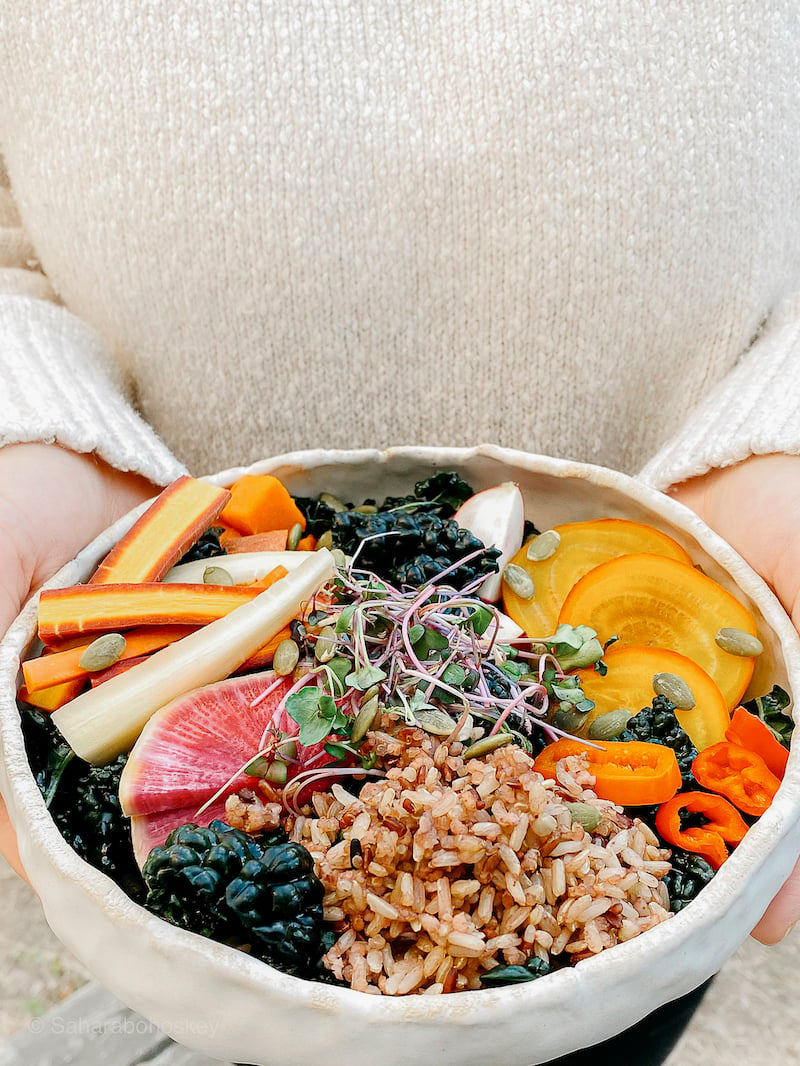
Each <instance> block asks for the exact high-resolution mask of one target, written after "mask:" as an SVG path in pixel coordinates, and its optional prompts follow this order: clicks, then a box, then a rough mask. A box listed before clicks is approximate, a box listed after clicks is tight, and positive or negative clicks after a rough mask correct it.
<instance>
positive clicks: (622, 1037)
mask: <svg viewBox="0 0 800 1066" xmlns="http://www.w3.org/2000/svg"><path fill="white" fill-rule="evenodd" d="M710 984H711V981H710V980H709V981H706V983H705V984H703V985H700V987H699V988H696V989H695V990H694V992H690V993H689V994H688V996H683V997H682V998H681V999H676V1000H675V1001H674V1002H673V1003H667V1004H666V1005H665V1006H663V1007H659V1008H658V1010H656V1011H653V1013H652V1014H648V1016H647V1017H646V1018H642V1020H641V1021H640V1022H637V1023H636V1025H633V1026H631V1028H630V1029H626V1030H625V1032H624V1033H620V1034H619V1036H613V1037H612V1038H611V1039H610V1040H604V1041H603V1043H602V1044H595V1045H594V1047H590V1048H586V1049H585V1050H583V1051H576V1052H574V1053H573V1054H572V1055H564V1056H563V1057H562V1058H559V1059H551V1060H550V1062H549V1063H548V1064H547V1066H660V1064H661V1063H662V1062H664V1061H665V1059H666V1058H667V1056H668V1055H669V1053H670V1051H672V1049H673V1048H674V1047H675V1045H676V1044H677V1042H678V1039H679V1037H680V1036H681V1034H682V1033H683V1031H684V1029H685V1028H686V1026H687V1025H688V1024H689V1022H690V1021H691V1019H692V1015H693V1014H694V1012H695V1011H696V1010H697V1008H698V1007H699V1006H700V1002H701V1000H702V998H703V996H704V995H705V994H706V990H707V989H708V986H709V985H710ZM240 1066H244V1064H243V1063H241V1064H240Z"/></svg>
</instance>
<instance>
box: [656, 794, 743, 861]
mask: <svg viewBox="0 0 800 1066" xmlns="http://www.w3.org/2000/svg"><path fill="white" fill-rule="evenodd" d="M684 812H686V813H687V814H701V815H703V817H704V818H705V819H706V821H705V824H704V825H702V826H687V827H686V828H685V829H682V828H681V822H682V816H683V814H684ZM656 829H657V830H658V833H659V835H660V836H661V838H662V839H663V840H665V841H666V842H667V844H672V845H673V846H674V847H676V848H683V850H684V851H691V852H692V853H693V854H695V855H700V856H701V857H702V858H704V859H705V860H706V862H707V863H709V864H710V865H711V866H712V867H713V868H714V869H715V870H718V869H719V868H720V866H722V864H723V862H725V860H726V859H727V858H728V849H727V847H726V846H725V845H726V844H740V843H741V842H742V839H743V837H744V835H745V833H746V832H747V823H746V822H745V821H744V819H743V818H742V816H741V815H740V814H739V812H738V811H737V810H736V808H735V807H734V806H733V805H732V804H730V803H728V801H727V800H726V799H724V797H722V796H713V795H711V794H710V793H708V792H680V793H679V794H678V795H677V796H674V797H673V798H672V799H671V800H668V801H667V802H666V803H662V804H661V806H660V807H659V808H658V810H657V811H656Z"/></svg>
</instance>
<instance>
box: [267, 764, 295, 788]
mask: <svg viewBox="0 0 800 1066" xmlns="http://www.w3.org/2000/svg"><path fill="white" fill-rule="evenodd" d="M288 777H289V767H288V765H287V763H285V762H284V761H283V759H273V761H272V762H271V763H270V765H269V766H268V767H267V771H266V773H265V774H264V780H265V781H270V782H272V784H273V785H285V784H286V780H287V778H288Z"/></svg>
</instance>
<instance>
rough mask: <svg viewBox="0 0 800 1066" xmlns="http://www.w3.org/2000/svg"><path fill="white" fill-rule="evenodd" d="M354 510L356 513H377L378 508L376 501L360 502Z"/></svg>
mask: <svg viewBox="0 0 800 1066" xmlns="http://www.w3.org/2000/svg"><path fill="white" fill-rule="evenodd" d="M353 510H354V511H355V512H356V514H377V513H378V508H377V507H376V506H375V504H374V503H360V504H359V505H358V507H354V508H353Z"/></svg>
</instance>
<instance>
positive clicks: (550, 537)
mask: <svg viewBox="0 0 800 1066" xmlns="http://www.w3.org/2000/svg"><path fill="white" fill-rule="evenodd" d="M559 544H561V534H560V533H559V532H558V530H556V529H546V530H545V531H544V533H540V534H539V536H538V537H534V538H533V539H532V540H530V541H529V542H528V550H527V551H526V552H525V556H526V558H528V559H530V560H531V562H536V563H540V562H542V561H543V560H544V559H549V558H550V556H551V555H555V553H556V551H557V550H558V546H559Z"/></svg>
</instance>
